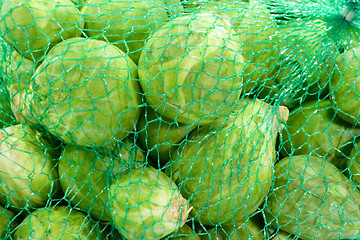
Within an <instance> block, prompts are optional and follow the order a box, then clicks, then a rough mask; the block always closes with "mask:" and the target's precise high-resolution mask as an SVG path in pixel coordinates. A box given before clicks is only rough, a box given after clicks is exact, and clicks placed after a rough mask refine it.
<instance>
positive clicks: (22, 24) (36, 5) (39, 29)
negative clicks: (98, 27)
mask: <svg viewBox="0 0 360 240" xmlns="http://www.w3.org/2000/svg"><path fill="white" fill-rule="evenodd" d="M1 16H2V18H1V21H0V31H1V32H2V33H3V34H4V39H5V40H6V41H7V42H9V43H11V45H12V46H14V47H15V48H16V49H18V50H19V52H20V53H21V54H25V56H26V57H27V58H29V59H31V60H33V61H39V60H41V59H42V57H43V56H44V54H45V53H46V52H47V51H48V50H49V49H51V48H52V46H53V45H55V44H56V43H59V42H61V41H62V40H64V39H68V38H71V37H76V36H80V35H81V33H82V28H83V26H84V22H83V20H82V17H81V14H80V12H79V10H78V9H77V8H76V6H75V5H74V4H73V3H72V2H71V1H69V0H51V1H42V0H5V1H3V3H2V5H1Z"/></svg>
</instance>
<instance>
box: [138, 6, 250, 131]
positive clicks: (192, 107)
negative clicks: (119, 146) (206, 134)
mask: <svg viewBox="0 0 360 240" xmlns="http://www.w3.org/2000/svg"><path fill="white" fill-rule="evenodd" d="M233 34H234V32H233V30H231V29H230V23H229V21H228V20H227V19H226V18H224V17H221V16H219V15H216V14H215V13H198V14H191V15H183V16H181V17H177V18H174V19H172V20H171V21H170V22H169V23H167V24H165V25H164V26H162V27H161V28H159V29H157V30H156V31H154V32H153V34H151V35H150V37H149V38H148V40H147V41H146V43H145V47H144V50H143V52H142V54H141V56H140V59H139V79H140V84H141V87H142V89H143V92H144V94H145V97H146V101H147V102H148V104H149V106H151V107H153V108H154V109H155V110H156V111H157V112H158V113H159V114H160V115H161V116H163V117H166V118H168V119H170V120H172V121H175V122H179V123H183V124H189V125H191V124H194V123H196V124H213V123H214V122H216V121H221V120H222V119H224V118H226V116H227V114H229V113H230V112H231V110H232V108H233V104H234V103H235V102H236V101H237V100H238V98H239V95H240V94H241V88H242V76H241V75H242V70H243V65H244V60H243V57H242V55H241V53H240V45H239V43H238V42H237V41H235V40H234V39H233V37H232V36H233Z"/></svg>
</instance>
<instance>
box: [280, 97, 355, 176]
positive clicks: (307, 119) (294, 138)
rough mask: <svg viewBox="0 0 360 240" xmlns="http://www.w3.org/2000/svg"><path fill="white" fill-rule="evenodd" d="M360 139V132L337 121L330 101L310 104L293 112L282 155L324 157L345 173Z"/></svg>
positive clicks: (285, 131)
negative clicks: (348, 160)
mask: <svg viewBox="0 0 360 240" xmlns="http://www.w3.org/2000/svg"><path fill="white" fill-rule="evenodd" d="M358 135H360V128H354V127H353V126H352V125H351V124H349V123H347V122H344V121H343V120H342V119H340V118H339V117H337V116H336V111H335V109H334V106H333V104H332V102H331V101H330V100H328V99H324V100H319V101H309V102H306V103H304V104H302V105H301V106H300V107H298V108H296V109H294V110H293V111H290V115H289V119H288V121H287V122H286V126H285V127H284V129H283V130H282V138H280V140H281V142H280V144H281V146H282V148H281V153H282V155H283V156H288V155H315V156H318V157H324V158H325V159H326V160H327V161H329V162H330V163H332V164H334V165H335V166H336V167H337V168H338V169H340V170H344V169H345V168H346V162H347V159H348V156H349V154H350V151H351V149H352V148H354V143H355V140H356V138H357V136H358Z"/></svg>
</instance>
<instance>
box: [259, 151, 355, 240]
mask: <svg viewBox="0 0 360 240" xmlns="http://www.w3.org/2000/svg"><path fill="white" fill-rule="evenodd" d="M274 170H275V182H274V187H273V189H274V190H273V191H272V192H271V193H270V194H269V196H268V198H267V201H266V202H265V204H264V206H265V208H264V210H265V216H266V222H267V223H268V224H269V225H271V226H273V227H276V228H280V229H282V230H284V231H286V232H288V233H291V234H293V235H294V236H296V237H297V238H296V239H298V238H301V239H351V238H354V237H356V236H358V234H359V229H360V220H359V219H360V208H359V199H360V191H359V189H357V187H356V185H355V184H353V183H352V182H351V181H349V179H348V178H347V177H346V176H345V175H344V174H343V173H342V172H340V170H339V169H337V168H336V167H335V166H334V165H333V164H330V163H329V162H327V161H325V160H324V159H323V158H320V157H317V156H308V155H297V156H290V157H285V158H283V159H281V160H280V161H279V162H278V163H276V165H275V168H274Z"/></svg>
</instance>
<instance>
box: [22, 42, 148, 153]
mask: <svg viewBox="0 0 360 240" xmlns="http://www.w3.org/2000/svg"><path fill="white" fill-rule="evenodd" d="M140 92H141V88H140V85H139V83H138V81H137V70H136V65H135V63H134V62H133V61H132V60H131V59H130V58H129V57H126V56H125V54H124V53H123V52H122V51H121V50H120V49H118V48H117V47H115V46H114V45H111V44H109V43H106V42H105V41H102V40H96V39H88V38H81V37H78V38H71V39H68V40H65V41H63V42H61V43H59V44H57V45H55V46H54V47H53V48H52V49H51V50H50V51H49V53H48V54H47V56H46V59H45V60H44V61H43V62H42V64H41V65H40V66H39V67H38V68H37V69H36V72H35V74H34V75H33V78H32V82H31V86H30V91H29V93H28V99H29V102H30V109H29V111H30V115H31V116H33V117H34V118H35V119H36V121H37V122H38V123H39V124H40V125H42V126H44V127H45V128H46V129H47V130H48V131H49V132H50V133H52V134H54V135H56V136H58V137H59V138H61V139H62V140H63V141H65V142H66V143H71V144H77V145H81V146H85V147H99V146H109V145H113V143H114V142H116V139H118V140H121V139H124V138H125V137H126V136H128V135H129V134H130V133H131V131H132V130H133V129H134V128H135V126H136V122H137V120H138V118H139V115H140V112H141V106H140V104H141V103H142V101H141V95H140Z"/></svg>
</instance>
